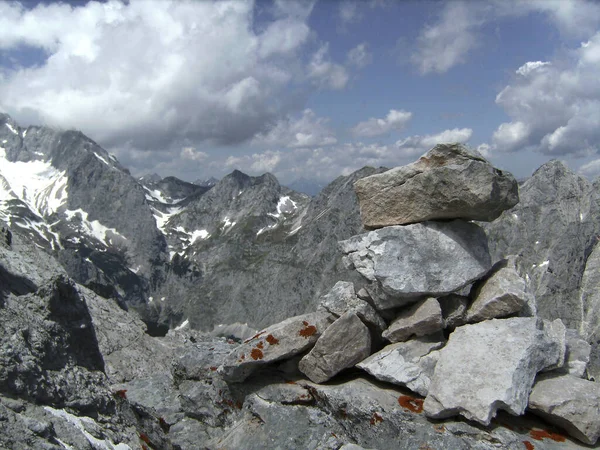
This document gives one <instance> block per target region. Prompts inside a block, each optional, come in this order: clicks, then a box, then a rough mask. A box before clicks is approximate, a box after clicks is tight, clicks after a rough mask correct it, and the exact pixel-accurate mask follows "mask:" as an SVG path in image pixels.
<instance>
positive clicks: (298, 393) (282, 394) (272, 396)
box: [256, 383, 314, 405]
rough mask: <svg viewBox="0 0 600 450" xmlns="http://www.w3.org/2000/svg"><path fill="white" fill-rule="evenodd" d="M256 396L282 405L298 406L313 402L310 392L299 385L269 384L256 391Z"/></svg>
mask: <svg viewBox="0 0 600 450" xmlns="http://www.w3.org/2000/svg"><path fill="white" fill-rule="evenodd" d="M256 395H258V396H259V397H260V398H262V399H263V400H265V401H268V402H276V403H281V404H282V405H300V404H308V403H311V402H312V401H314V398H313V396H312V395H311V394H310V392H309V391H308V390H307V389H306V388H305V387H304V386H300V385H299V384H289V383H274V384H269V385H267V386H265V387H263V388H262V389H260V390H259V391H257V392H256Z"/></svg>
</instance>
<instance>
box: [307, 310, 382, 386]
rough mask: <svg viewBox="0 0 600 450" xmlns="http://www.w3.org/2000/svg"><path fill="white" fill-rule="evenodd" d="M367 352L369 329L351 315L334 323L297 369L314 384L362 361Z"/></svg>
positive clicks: (369, 350) (368, 347)
mask: <svg viewBox="0 0 600 450" xmlns="http://www.w3.org/2000/svg"><path fill="white" fill-rule="evenodd" d="M370 352H371V334H370V332H369V329H368V328H367V327H366V325H365V324H364V323H362V321H361V320H360V319H359V318H358V316H357V315H356V314H354V313H353V312H347V313H346V314H344V315H343V316H341V317H340V318H339V319H337V320H336V321H335V322H333V324H331V326H330V327H329V328H327V330H325V332H324V333H323V335H322V336H321V337H320V338H319V340H318V341H317V343H316V344H315V346H314V347H313V349H312V350H311V351H310V352H309V353H308V354H307V355H306V356H305V357H304V358H302V359H301V360H300V364H299V366H298V368H299V369H300V371H301V372H302V373H303V374H305V375H306V376H307V377H308V378H310V379H311V380H312V381H313V382H315V383H324V382H325V381H327V380H329V379H330V378H331V377H333V376H335V375H336V374H338V373H339V372H341V371H342V370H344V369H347V368H349V367H352V366H354V365H355V364H356V363H358V362H359V361H362V360H363V359H365V358H366V357H367V356H369V354H370Z"/></svg>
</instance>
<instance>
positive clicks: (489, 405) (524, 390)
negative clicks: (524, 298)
mask: <svg viewBox="0 0 600 450" xmlns="http://www.w3.org/2000/svg"><path fill="white" fill-rule="evenodd" d="M558 358H559V348H558V345H557V343H556V342H555V341H554V340H552V339H550V338H549V337H548V335H547V333H546V332H545V331H544V330H543V329H539V328H538V325H537V319H535V318H527V317H516V318H511V319H492V320H486V321H484V322H480V323H477V324H473V325H464V326H462V327H459V328H457V329H456V330H454V332H453V333H452V334H451V335H450V338H449V340H448V343H447V344H446V346H445V347H444V348H443V349H442V350H440V358H439V360H438V363H437V365H436V368H435V372H434V375H433V379H432V381H431V385H430V386H429V394H428V396H427V398H426V400H425V405H424V408H425V413H426V414H427V416H428V417H431V418H435V419H443V418H447V417H450V416H454V415H458V414H460V415H462V416H464V417H466V418H467V419H469V420H474V421H476V422H479V423H481V424H483V425H489V424H490V421H491V420H492V418H493V417H494V416H495V415H496V412H497V410H498V409H503V410H506V411H508V412H509V413H511V414H514V415H521V414H523V412H524V411H525V407H526V406H527V400H528V398H529V393H530V392H531V387H532V386H533V382H534V379H535V376H536V374H537V372H539V371H540V370H542V369H544V368H546V367H548V366H551V365H553V364H556V362H557V361H558Z"/></svg>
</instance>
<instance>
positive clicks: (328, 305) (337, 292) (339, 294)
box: [319, 281, 387, 333]
mask: <svg viewBox="0 0 600 450" xmlns="http://www.w3.org/2000/svg"><path fill="white" fill-rule="evenodd" d="M319 309H325V310H326V311H328V312H330V313H331V314H333V315H335V316H336V317H340V316H341V315H342V314H344V313H346V312H347V311H352V312H354V313H355V314H356V315H357V316H358V317H360V319H361V320H362V321H363V322H365V324H367V325H369V326H371V327H373V328H374V329H375V330H377V331H379V332H380V333H381V332H382V331H383V330H385V328H386V326H387V325H386V323H385V321H384V320H383V318H382V317H381V316H380V315H379V314H378V313H377V311H376V310H375V308H373V307H372V306H371V305H370V304H369V303H367V302H366V301H365V300H362V299H360V298H358V296H357V295H356V291H355V289H354V284H353V283H350V282H348V281H338V282H337V283H336V284H335V286H333V288H331V291H329V292H328V293H327V294H326V295H324V296H323V298H322V300H321V304H320V305H319Z"/></svg>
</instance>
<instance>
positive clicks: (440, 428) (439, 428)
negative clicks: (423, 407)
mask: <svg viewBox="0 0 600 450" xmlns="http://www.w3.org/2000/svg"><path fill="white" fill-rule="evenodd" d="M433 429H434V430H435V432H436V433H443V432H444V431H446V427H445V426H444V425H442V424H440V425H434V426H433Z"/></svg>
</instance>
